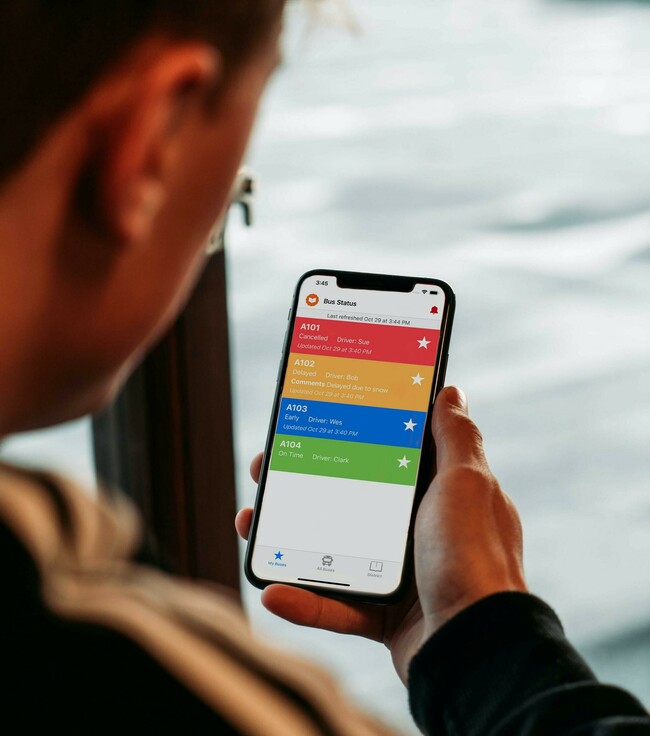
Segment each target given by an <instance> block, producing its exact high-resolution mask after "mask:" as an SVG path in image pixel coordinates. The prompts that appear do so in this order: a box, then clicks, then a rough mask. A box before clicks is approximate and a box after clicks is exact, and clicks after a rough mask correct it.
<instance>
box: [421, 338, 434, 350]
mask: <svg viewBox="0 0 650 736" xmlns="http://www.w3.org/2000/svg"><path fill="white" fill-rule="evenodd" d="M418 343H419V344H418V350H419V349H420V348H424V349H425V350H428V349H429V345H431V340H427V338H426V337H423V338H422V339H421V340H418Z"/></svg>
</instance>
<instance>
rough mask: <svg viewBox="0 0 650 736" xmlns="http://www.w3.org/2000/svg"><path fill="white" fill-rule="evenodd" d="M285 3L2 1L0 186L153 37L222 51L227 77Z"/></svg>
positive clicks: (268, 0)
mask: <svg viewBox="0 0 650 736" xmlns="http://www.w3.org/2000/svg"><path fill="white" fill-rule="evenodd" d="M283 5H284V0H0V101H1V102H0V105H1V109H2V113H1V114H0V180H2V179H4V178H5V177H6V176H7V175H8V174H9V173H10V172H11V171H12V170H13V169H14V168H15V167H17V166H18V165H19V164H20V162H21V161H22V160H23V159H24V158H25V157H26V156H27V154H28V153H29V151H30V150H31V149H32V148H33V147H34V145H35V144H36V143H37V141H38V140H39V138H40V137H41V136H42V135H43V133H44V132H46V131H47V129H48V128H49V127H50V126H51V125H52V124H53V123H54V122H55V121H56V120H57V119H58V118H59V117H61V116H62V115H63V114H64V113H65V112H66V111H67V110H68V109H70V108H71V107H72V106H73V105H74V103H75V102H77V101H78V100H79V99H81V98H82V97H83V95H84V93H85V92H87V91H88V90H89V89H90V87H91V86H92V83H93V82H94V81H95V80H96V79H97V78H98V77H99V76H100V75H101V74H102V73H103V72H105V71H106V70H108V69H109V68H110V67H111V66H112V65H113V64H115V63H116V62H117V61H118V60H119V59H120V58H121V57H122V56H123V55H124V54H125V53H126V52H127V51H128V50H129V48H131V47H133V46H134V45H135V44H136V42H137V41H138V40H139V39H140V38H141V37H142V36H143V35H145V34H146V33H148V32H160V33H162V34H166V35H168V36H171V37H174V38H180V39H198V40H202V41H205V42H208V43H210V44H212V45H214V46H215V47H216V48H218V50H219V52H220V53H221V55H222V57H223V62H224V68H225V74H226V75H227V76H228V75H231V74H232V72H233V71H234V70H236V68H237V67H238V65H240V64H241V63H242V61H244V60H245V59H246V58H247V57H248V55H249V54H250V53H251V52H252V51H253V49H254V48H255V47H256V45H257V44H258V43H259V42H261V40H262V39H263V37H264V35H265V34H266V33H268V32H269V30H270V27H271V24H272V23H273V21H274V19H277V18H278V17H279V13H280V12H281V10H282V6H283Z"/></svg>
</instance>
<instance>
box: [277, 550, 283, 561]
mask: <svg viewBox="0 0 650 736" xmlns="http://www.w3.org/2000/svg"><path fill="white" fill-rule="evenodd" d="M283 557H284V552H280V551H278V552H276V553H275V559H276V560H281V559H282V558H283Z"/></svg>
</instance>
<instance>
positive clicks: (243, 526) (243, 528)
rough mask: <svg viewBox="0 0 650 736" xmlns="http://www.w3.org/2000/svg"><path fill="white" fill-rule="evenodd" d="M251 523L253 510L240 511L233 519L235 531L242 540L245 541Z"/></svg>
mask: <svg viewBox="0 0 650 736" xmlns="http://www.w3.org/2000/svg"><path fill="white" fill-rule="evenodd" d="M252 521H253V509H250V508H247V509H241V510H240V511H239V513H238V514H237V516H236V517H235V529H236V530H237V534H239V536H240V537H241V538H242V539H245V540H247V539H248V535H249V534H250V530H251V522H252Z"/></svg>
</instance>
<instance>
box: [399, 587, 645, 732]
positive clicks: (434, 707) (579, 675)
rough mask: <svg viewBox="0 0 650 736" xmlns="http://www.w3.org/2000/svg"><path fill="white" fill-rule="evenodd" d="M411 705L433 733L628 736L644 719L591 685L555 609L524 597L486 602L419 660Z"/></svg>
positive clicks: (632, 706)
mask: <svg viewBox="0 0 650 736" xmlns="http://www.w3.org/2000/svg"><path fill="white" fill-rule="evenodd" d="M409 682H410V702H411V710H412V712H413V716H414V718H415V720H416V722H417V723H418V725H419V727H420V729H421V730H422V731H423V732H424V733H426V734H435V736H461V735H462V736H479V734H480V735H481V736H487V735H488V734H489V735H490V736H510V735H511V734H512V735H513V736H514V734H516V735H517V736H533V735H534V736H546V735H547V734H548V736H588V735H589V736H614V735H616V736H618V735H619V734H620V736H632V735H633V734H650V717H649V716H648V713H647V712H646V710H645V709H644V708H643V707H642V706H641V704H640V703H639V702H638V700H636V698H634V697H632V696H631V695H630V694H629V693H627V692H625V691H624V690H621V689H620V688H617V687H612V686H610V685H603V684H601V683H599V682H598V680H597V679H596V677H595V675H594V674H593V672H592V671H591V670H590V669H589V667H588V666H587V664H586V663H585V662H584V660H583V659H582V658H581V657H580V655H579V654H578V653H577V652H576V651H575V649H574V648H573V647H572V646H571V644H570V643H569V642H568V641H567V639H566V638H565V636H564V632H563V630H562V626H561V624H560V621H559V620H558V618H557V616H556V615H555V613H554V612H553V611H552V610H551V609H550V608H549V607H548V606H547V605H546V604H545V603H544V602H543V601H541V600H539V598H536V597H535V596H532V595H527V594H525V593H499V594H497V595H493V596H490V597H489V598H485V599H483V600H481V601H479V602H478V603H475V604H474V605H473V606H471V607H470V608H468V609H466V610H465V611H463V612H462V613H460V614H459V615H458V616H456V617H455V618H453V619H452V620H451V621H449V622H448V623H447V624H445V626H443V627H442V628H441V629H440V630H439V631H438V632H437V633H436V634H435V635H434V636H433V638H431V639H430V640H429V641H428V642H427V643H426V644H425V646H424V647H423V648H422V649H421V650H420V652H419V653H418V654H417V656H416V657H415V659H414V660H413V662H412V663H411V669H410V678H409Z"/></svg>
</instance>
